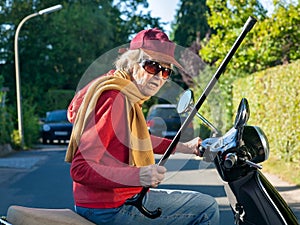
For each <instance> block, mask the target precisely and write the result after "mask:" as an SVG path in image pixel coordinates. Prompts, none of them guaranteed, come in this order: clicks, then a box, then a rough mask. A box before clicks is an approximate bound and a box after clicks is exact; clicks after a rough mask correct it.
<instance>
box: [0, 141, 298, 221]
mask: <svg viewBox="0 0 300 225" xmlns="http://www.w3.org/2000/svg"><path fill="white" fill-rule="evenodd" d="M65 150H66V146H63V145H51V146H50V145H48V146H40V149H38V150H32V151H22V152H16V153H13V154H10V155H8V156H6V157H2V158H0V184H1V185H0V215H6V211H7V209H8V207H9V206H10V205H21V206H27V207H38V208H69V209H73V204H74V203H73V197H72V181H71V179H70V176H69V167H70V166H69V164H67V163H65V162H64V156H65ZM157 158H160V156H158V157H157ZM165 166H166V167H167V169H168V172H167V176H166V179H165V181H164V182H163V183H162V184H161V185H160V186H159V188H172V189H188V190H196V191H200V192H202V193H206V194H209V195H211V196H213V197H215V198H216V200H217V202H218V203H219V207H220V214H221V224H222V225H232V224H234V223H233V216H232V212H231V209H230V207H229V204H228V201H227V198H226V195H225V191H224V189H223V184H222V181H221V180H220V178H219V176H218V174H217V172H216V170H215V169H214V166H213V165H212V164H208V163H205V162H203V161H201V160H197V158H190V156H188V157H187V156H186V155H182V154H175V155H173V156H171V158H170V160H169V161H168V162H167V163H166V165H165ZM270 179H271V183H272V184H273V185H274V186H275V187H277V188H278V190H279V191H280V193H281V194H282V196H283V197H284V198H285V199H286V201H287V202H288V204H289V205H290V206H291V207H292V209H293V211H294V212H295V214H296V215H297V217H298V218H300V213H299V212H300V197H299V196H300V191H299V189H298V188H297V187H294V186H293V185H289V184H286V183H285V182H282V181H281V180H280V179H278V178H276V177H274V176H273V177H272V176H270ZM276 179H277V180H276ZM274 182H276V184H274Z"/></svg>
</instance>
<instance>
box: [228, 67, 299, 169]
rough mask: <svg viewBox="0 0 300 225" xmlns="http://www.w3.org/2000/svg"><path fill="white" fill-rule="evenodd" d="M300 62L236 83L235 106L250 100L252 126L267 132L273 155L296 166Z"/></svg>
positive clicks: (263, 72) (234, 91)
mask: <svg viewBox="0 0 300 225" xmlns="http://www.w3.org/2000/svg"><path fill="white" fill-rule="evenodd" d="M299 63H300V61H296V62H294V63H291V64H288V65H283V66H277V67H273V68H271V69H268V70H265V71H261V72H257V73H255V74H252V75H251V76H248V77H246V78H243V79H239V80H237V81H236V82H235V83H234V88H233V103H234V105H238V102H239V101H240V99H241V98H242V97H246V98H247V99H248V100H249V105H250V111H251V116H250V120H249V124H253V125H257V126H260V127H261V128H262V129H263V130H264V131H265V133H266V135H267V137H268V139H269V143H270V150H271V156H272V157H273V158H274V159H277V160H278V159H280V160H284V161H285V162H286V163H291V164H292V165H297V164H298V163H299V160H300V142H299V140H300V107H299V106H300V83H299V74H298V72H299V71H300V64H299Z"/></svg>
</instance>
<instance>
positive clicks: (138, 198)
mask: <svg viewBox="0 0 300 225" xmlns="http://www.w3.org/2000/svg"><path fill="white" fill-rule="evenodd" d="M256 21H257V20H256V19H255V18H253V17H251V16H250V17H249V18H248V20H247V21H246V23H245V25H244V27H243V30H242V32H241V33H240V35H239V36H238V38H237V39H236V41H235V42H234V44H233V46H232V47H231V49H230V51H229V52H228V53H227V55H226V56H225V58H224V60H223V61H222V63H221V65H220V66H219V68H218V69H217V71H216V73H215V74H214V75H213V77H212V78H211V80H210V82H209V83H208V85H207V86H206V88H205V90H204V91H203V93H202V95H201V96H200V98H199V99H198V101H197V102H196V104H195V105H194V107H193V109H192V111H191V112H190V114H189V115H188V117H187V118H186V120H185V121H184V123H183V124H182V126H181V127H180V128H179V130H178V132H177V134H176V135H175V137H174V139H173V140H172V142H171V144H170V145H169V146H168V148H167V150H166V152H165V153H164V155H163V156H162V157H161V159H160V160H159V162H158V165H159V166H163V165H164V164H165V163H166V161H167V160H168V158H169V157H170V155H171V154H172V152H173V151H174V149H175V147H176V145H177V144H178V142H179V139H180V136H181V132H182V131H184V130H185V129H186V128H187V127H188V125H189V124H190V123H191V122H192V120H193V118H194V116H195V115H196V113H197V112H198V111H199V109H200V107H201V106H202V104H203V103H204V101H205V99H206V97H207V96H208V95H209V93H210V91H211V90H212V89H213V87H214V85H215V84H216V83H217V81H218V79H219V78H220V76H221V74H222V73H223V72H224V70H225V68H226V66H227V64H228V63H229V61H230V60H231V58H232V56H233V55H234V53H235V52H236V50H237V49H238V47H239V46H240V44H241V43H242V41H243V39H244V38H245V37H246V35H247V33H248V32H250V30H251V29H252V28H253V26H254V24H255V23H256ZM148 191H149V187H143V188H142V190H141V192H140V193H139V194H137V195H135V196H134V197H132V198H130V199H127V201H126V202H125V205H133V206H135V207H136V208H137V209H138V210H139V211H140V212H141V213H142V214H143V215H145V216H146V217H148V218H151V219H155V218H158V217H159V216H160V215H161V213H162V210H161V208H157V209H156V210H154V211H150V210H148V209H146V208H145V207H144V205H143V198H144V197H145V195H146V193H147V192H148Z"/></svg>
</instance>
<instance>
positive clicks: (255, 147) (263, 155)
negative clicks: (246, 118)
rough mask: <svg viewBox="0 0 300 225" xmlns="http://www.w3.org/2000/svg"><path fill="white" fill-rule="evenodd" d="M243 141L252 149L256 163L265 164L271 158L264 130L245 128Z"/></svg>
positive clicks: (253, 160)
mask: <svg viewBox="0 0 300 225" xmlns="http://www.w3.org/2000/svg"><path fill="white" fill-rule="evenodd" d="M243 141H244V143H245V145H246V146H247V147H248V148H249V149H250V152H249V153H250V155H251V156H252V159H251V160H250V161H252V162H254V163H260V162H264V161H266V160H267V159H268V158H269V154H270V150H269V142H268V139H267V136H266V135H265V133H264V132H263V130H262V129H261V128H259V127H256V126H245V127H244V132H243Z"/></svg>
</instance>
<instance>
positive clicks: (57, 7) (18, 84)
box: [14, 5, 62, 148]
mask: <svg viewBox="0 0 300 225" xmlns="http://www.w3.org/2000/svg"><path fill="white" fill-rule="evenodd" d="M60 9H62V5H55V6H52V7H49V8H46V9H43V10H40V11H38V12H37V13H33V14H30V15H28V16H26V17H25V18H24V19H23V20H22V21H21V22H20V23H19V25H18V27H17V30H16V33H15V42H14V44H15V67H16V94H17V113H18V132H19V136H20V142H21V147H22V148H23V146H24V138H23V123H22V122H23V121H22V120H23V118H22V104H21V81H20V69H19V50H18V39H19V33H20V30H21V27H22V25H23V24H24V23H25V22H26V21H27V20H29V19H31V18H32V17H35V16H41V15H44V14H48V13H52V12H55V11H58V10H60Z"/></svg>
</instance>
